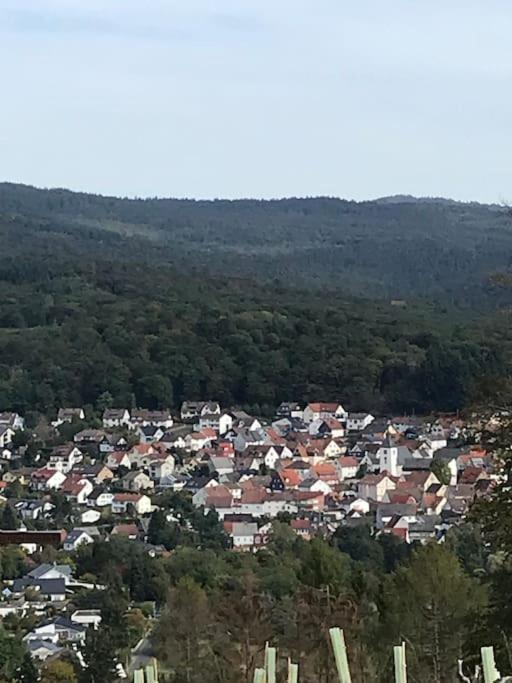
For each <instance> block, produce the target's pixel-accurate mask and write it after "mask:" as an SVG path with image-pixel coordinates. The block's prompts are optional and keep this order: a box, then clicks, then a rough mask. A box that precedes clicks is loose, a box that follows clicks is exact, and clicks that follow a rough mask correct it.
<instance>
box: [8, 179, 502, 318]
mask: <svg viewBox="0 0 512 683" xmlns="http://www.w3.org/2000/svg"><path fill="white" fill-rule="evenodd" d="M0 214H3V215H4V216H5V217H6V218H8V219H9V220H16V221H25V222H32V223H34V224H36V225H39V227H40V229H41V231H42V232H43V233H47V234H49V233H50V232H51V231H56V232H59V233H60V234H61V237H62V238H63V239H64V240H67V239H69V238H70V235H74V236H75V237H77V236H78V238H79V237H80V236H81V235H83V234H84V233H85V234H87V233H88V232H94V231H96V232H97V234H98V235H99V236H100V237H99V239H100V240H102V241H103V240H104V241H105V243H106V244H108V243H111V242H112V240H114V239H115V238H119V237H120V236H121V237H122V236H124V237H126V236H130V237H132V238H134V239H137V240H139V242H140V244H143V243H144V244H145V246H144V247H143V249H153V251H154V252H156V250H155V249H154V247H155V246H157V247H158V250H159V253H158V255H156V254H155V257H156V258H158V259H159V260H161V261H162V262H167V263H169V262H171V263H174V264H186V266H187V267H188V268H191V267H195V268H198V269H200V270H208V271H209V272H211V273H221V274H228V273H229V274H231V275H237V276H243V277H245V276H247V275H250V276H251V277H255V278H259V279H264V280H266V281H272V280H275V279H277V280H279V281H281V282H284V283H288V284H290V283H293V284H295V285H297V284H299V285H301V286H304V287H315V288H322V287H329V288H334V289H343V291H349V292H351V293H352V294H356V295H363V296H375V297H379V298H380V297H388V298H407V299H409V298H411V297H430V298H435V299H437V300H438V301H441V302H443V303H445V304H449V305H457V306H464V307H470V306H481V307H484V306H496V305H502V304H503V305H506V304H510V302H511V296H510V293H507V292H506V291H505V292H504V291H501V290H500V289H499V288H496V287H495V286H494V285H493V284H492V278H491V276H492V274H493V273H495V272H500V273H501V272H506V271H508V270H509V268H510V259H509V256H508V254H509V253H510V250H511V247H512V224H511V220H510V216H509V215H508V213H507V212H506V211H505V210H502V209H500V208H499V207H496V206H484V205H479V204H462V203H456V202H450V201H446V200H428V201H427V200H414V199H413V198H396V199H394V200H388V201H369V202H353V201H344V200H338V199H330V198H316V199H314V198H312V199H283V200H278V201H254V200H244V201H220V200H219V201H191V200H176V199H146V200H130V199H118V198H114V197H101V196H96V195H87V194H83V193H73V192H69V191H66V190H51V191H48V190H36V189H35V188H31V187H26V186H21V185H12V184H0ZM23 233H24V230H23V229H20V231H19V237H20V239H23Z"/></svg>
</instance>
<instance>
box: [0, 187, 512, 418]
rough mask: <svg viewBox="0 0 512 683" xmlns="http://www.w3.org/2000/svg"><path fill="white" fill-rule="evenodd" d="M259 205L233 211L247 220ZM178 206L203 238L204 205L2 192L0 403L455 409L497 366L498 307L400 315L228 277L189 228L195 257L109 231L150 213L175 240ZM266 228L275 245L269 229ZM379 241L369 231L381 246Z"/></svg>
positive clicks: (224, 257)
mask: <svg viewBox="0 0 512 683" xmlns="http://www.w3.org/2000/svg"><path fill="white" fill-rule="evenodd" d="M290 201H291V204H290V206H298V204H297V205H295V204H293V201H292V200H290ZM285 204H286V203H285ZM285 204H283V205H282V206H285ZM306 205H307V202H306V204H304V206H306ZM323 205H325V206H326V207H331V208H332V210H333V211H334V208H333V207H334V206H335V205H336V204H335V203H334V204H332V206H331V203H330V202H329V201H327V200H326V201H325V202H322V201H320V200H319V206H323ZM207 206H209V207H210V209H211V216H212V220H213V217H214V216H215V215H216V214H217V212H218V211H221V207H222V206H225V207H226V212H227V213H226V220H228V216H229V215H231V213H230V212H232V211H233V210H234V205H232V204H231V203H222V202H220V203H212V204H209V205H207ZM237 206H238V205H237ZM265 206H266V204H265V203H261V204H260V203H254V202H253V203H248V204H247V205H246V204H243V203H241V204H240V206H239V207H238V210H239V211H243V212H245V213H246V214H247V216H254V215H256V214H257V213H258V212H263V209H264V207H265ZM314 206H316V204H315V203H314V202H313V203H312V204H311V210H312V211H313V207H314ZM379 206H380V205H379ZM382 206H383V207H384V208H386V207H387V206H391V207H394V206H395V205H394V204H390V205H387V204H383V205H382ZM404 206H405V207H406V208H407V207H410V206H411V204H410V203H405V204H404ZM424 206H426V207H431V206H432V205H431V204H430V203H428V202H426V203H424ZM434 206H437V204H435V205H434ZM444 206H445V204H440V205H439V208H440V207H444ZM446 206H448V207H452V204H450V203H448V204H447V205H446ZM109 207H110V208H109ZM179 207H183V211H185V212H187V211H190V212H191V213H190V215H191V216H192V214H193V213H194V212H193V209H194V207H195V208H197V211H198V213H197V218H196V219H194V220H195V222H194V221H192V223H191V225H192V224H193V225H194V226H195V227H194V230H195V231H196V233H197V235H198V234H199V226H200V224H203V223H201V222H202V221H203V220H204V221H205V222H204V225H205V226H206V227H205V231H206V232H205V234H207V233H208V234H209V232H210V229H209V228H207V223H208V221H207V220H206V217H205V216H206V214H205V213H204V212H205V211H206V208H205V205H204V204H203V203H201V202H199V203H197V207H196V205H195V204H194V203H193V202H188V203H187V202H185V203H183V204H182V203H180V202H173V201H170V200H169V201H167V200H158V201H157V200H155V201H144V202H137V201H129V200H107V199H102V198H98V197H89V196H88V195H76V194H73V193H67V192H46V193H45V192H40V191H36V190H33V189H31V188H22V187H17V186H10V185H4V186H1V188H0V239H1V243H2V250H1V253H0V403H1V405H0V409H14V410H18V411H21V412H24V413H26V412H30V411H37V412H43V413H48V414H52V412H54V411H55V410H56V408H57V407H59V406H62V405H88V404H89V405H94V404H96V403H97V401H98V399H100V398H101V397H102V396H104V395H105V393H106V392H108V394H110V396H111V397H112V399H113V401H114V402H115V403H116V404H119V405H128V406H132V405H135V404H137V405H144V406H148V407H158V406H167V405H170V406H177V405H179V404H180V402H181V401H182V400H183V399H184V398H189V399H190V398H212V397H215V398H217V399H218V400H220V401H222V402H223V403H224V404H226V405H229V404H233V403H237V404H241V405H244V406H246V407H249V408H251V409H252V410H254V411H255V412H257V413H263V414H265V413H267V412H270V411H271V410H272V409H273V407H274V406H275V405H276V404H278V403H279V402H280V401H282V400H286V399H291V398H299V399H301V400H309V399H318V398H319V397H322V398H325V399H341V400H343V401H344V402H345V403H346V405H347V406H348V407H349V409H363V408H364V409H371V410H374V411H378V412H379V411H380V412H383V411H419V412H424V411H429V410H433V409H435V410H456V409H460V408H463V407H464V406H465V405H467V404H468V402H470V401H472V400H473V398H474V397H475V395H480V393H481V391H482V390H483V389H482V387H483V386H487V387H489V386H490V385H492V381H493V378H496V377H498V376H503V375H507V374H508V368H509V359H510V357H511V355H512V354H511V353H510V347H511V344H510V340H509V334H508V314H507V313H503V312H502V313H501V314H500V315H499V316H498V320H499V323H495V324H493V325H492V326H490V323H489V322H488V321H486V320H484V318H483V317H482V316H481V315H480V316H479V317H478V318H474V317H473V318H472V317H469V315H468V313H467V312H466V313H461V312H460V311H457V310H456V309H455V308H453V307H451V306H449V305H447V304H443V305H441V306H440V305H435V304H429V303H427V302H425V301H424V302H423V303H421V304H415V303H413V302H411V303H410V304H409V305H408V306H407V307H406V308H402V307H397V306H393V305H391V304H390V302H389V301H388V300H381V301H380V302H379V300H378V299H377V300H373V301H372V300H369V299H363V298H355V297H354V296H352V295H350V294H348V293H347V292H346V291H345V290H344V288H340V287H337V288H336V287H334V286H332V287H329V288H326V287H324V288H315V287H306V286H305V285H303V286H302V287H299V286H295V287H293V288H292V287H291V284H293V278H292V279H291V282H289V278H288V274H287V273H286V272H285V273H283V274H282V275H283V276H282V277H281V278H279V280H274V281H268V280H267V279H265V278H261V277H260V278H259V279H251V278H248V277H247V276H246V277H244V278H242V277H236V276H234V275H233V272H232V271H231V270H230V267H229V263H230V261H229V256H228V254H227V253H226V252H225V251H224V252H222V254H221V253H220V252H219V254H217V256H213V255H212V259H214V260H215V259H216V258H218V259H219V264H221V263H223V262H224V261H225V269H224V272H223V273H222V274H220V273H219V272H216V269H215V268H213V269H208V268H206V267H203V260H202V257H201V256H200V254H201V253H202V252H201V249H200V248H199V247H197V244H196V243H195V241H194V239H195V238H193V237H191V236H189V237H190V243H189V247H188V248H189V249H190V250H194V249H196V248H197V251H195V252H194V254H195V256H197V258H194V260H191V259H188V258H186V257H185V256H184V255H183V252H182V251H180V248H177V250H176V253H175V254H174V255H173V250H172V248H171V247H166V246H164V245H163V243H161V242H160V241H159V240H158V239H153V238H148V237H147V235H144V234H142V233H140V234H139V233H137V232H136V231H134V232H132V233H130V234H122V230H121V229H119V230H117V229H116V230H113V229H105V226H106V225H109V226H110V227H112V226H111V223H110V222H109V221H110V220H111V218H112V215H114V214H116V215H118V216H119V220H120V221H128V218H129V217H130V215H131V220H132V221H134V222H136V221H142V220H143V219H144V220H148V221H152V222H151V224H149V223H148V226H149V227H148V232H149V233H151V234H152V231H155V230H156V231H157V232H158V231H160V232H162V231H163V232H166V233H168V234H169V235H171V233H172V234H174V233H173V230H171V228H170V227H169V225H170V224H169V222H168V221H167V223H165V220H167V219H165V220H164V218H165V216H166V215H168V216H171V215H172V216H177V215H180V213H179V212H180V211H181V209H180V208H179ZM251 207H253V208H251ZM457 207H458V205H456V208H457ZM267 208H268V210H269V211H270V209H271V207H270V206H269V207H267ZM374 208H375V207H374ZM452 208H453V207H452ZM375 210H376V211H377V209H376V208H375ZM418 210H419V209H418ZM436 210H437V209H436ZM450 210H451V209H450ZM453 210H455V209H453ZM457 210H459V208H457ZM467 210H468V211H470V210H471V211H475V212H479V211H480V212H485V211H489V210H488V209H484V208H482V207H467ZM130 212H132V213H131V214H130ZM221 212H222V211H221ZM254 212H256V214H255V213H254ZM314 213H315V212H314V211H313V213H312V214H311V216H312V215H313V214H314ZM334 213H335V214H336V212H334ZM93 215H94V216H98V220H97V221H96V220H95V221H92V216H93ZM194 215H195V214H194ZM262 215H264V213H263V214H262ZM304 215H306V216H309V214H308V213H307V212H306V213H305V214H304ZM319 215H320V216H321V215H323V214H322V212H320V214H319ZM109 216H110V217H109ZM311 216H310V218H308V220H313V218H311ZM144 217H145V218H144ZM86 220H87V221H92V222H91V224H90V225H88V226H87V227H86V226H84V224H83V222H84V221H86ZM169 220H170V219H169ZM176 220H177V218H176ZM191 220H192V219H191ZM248 220H249V219H248ZM252 220H253V219H252V218H251V221H252ZM275 220H278V218H277V217H276V218H275ZM315 220H316V219H315ZM318 220H320V218H319V219H318ZM162 221H163V222H164V223H165V225H166V226H167V227H165V226H164V224H163V223H162ZM173 221H174V218H173V219H172V221H171V222H173ZM92 223H94V225H93V224H92ZM119 225H121V224H120V223H119V224H118V227H119ZM122 225H123V226H126V225H127V223H123V224H122ZM138 225H140V224H138ZM173 225H174V223H173ZM154 226H156V227H154ZM158 226H160V227H158ZM123 229H124V228H123ZM417 229H418V228H417V226H416V227H415V228H414V230H417ZM191 230H192V228H191ZM219 230H220V228H219ZM255 230H256V226H255ZM411 230H412V229H411ZM240 231H241V232H242V233H243V232H244V230H242V228H241V227H240V226H238V227H236V228H235V227H234V228H233V234H232V235H231V237H228V236H227V233H225V231H224V228H222V230H221V232H222V233H223V234H224V236H225V237H224V238H223V240H224V241H225V243H226V246H227V247H230V245H231V246H232V245H233V244H234V243H235V242H236V241H237V240H240V239H241V238H240V236H238V237H237V235H238V234H239V233H240ZM299 232H300V231H299ZM246 233H247V231H246ZM256 233H258V234H260V231H259V229H258V230H256V232H254V233H253V235H254V236H255V235H256ZM261 235H266V237H265V239H268V240H270V232H268V230H267V232H265V231H264V230H262V231H261ZM180 239H181V238H180ZM187 239H188V238H187ZM276 239H277V238H276ZM177 241H178V242H179V239H178V238H177ZM278 243H279V242H278V241H277V242H275V244H276V249H277V244H278ZM240 245H241V243H240ZM378 245H379V242H378V236H376V243H375V252H376V253H377V252H378V251H379V249H380V247H379V246H378ZM420 251H421V250H420ZM178 256H179V258H178ZM246 256H247V258H250V257H249V255H248V254H246ZM182 257H183V258H182ZM397 270H400V271H403V267H400V268H399V269H397ZM260 275H261V274H260ZM255 277H256V276H255ZM284 281H286V286H285V284H283V283H284Z"/></svg>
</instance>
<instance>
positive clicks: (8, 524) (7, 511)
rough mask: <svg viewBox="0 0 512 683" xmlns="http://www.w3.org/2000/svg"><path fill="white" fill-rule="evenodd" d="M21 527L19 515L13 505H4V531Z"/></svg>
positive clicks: (1, 523)
mask: <svg viewBox="0 0 512 683" xmlns="http://www.w3.org/2000/svg"><path fill="white" fill-rule="evenodd" d="M18 526H19V519H18V515H17V514H16V510H15V508H14V506H13V505H12V503H10V502H9V501H8V502H7V503H6V504H5V505H4V509H3V510H2V518H1V520H0V527H1V528H2V529H17V528H18Z"/></svg>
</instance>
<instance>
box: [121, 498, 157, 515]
mask: <svg viewBox="0 0 512 683" xmlns="http://www.w3.org/2000/svg"><path fill="white" fill-rule="evenodd" d="M129 505H132V506H133V507H134V509H135V511H136V512H137V514H138V515H146V514H148V513H149V512H152V510H153V506H152V505H151V499H150V498H149V497H148V496H146V495H144V494H141V493H115V494H114V497H113V499H112V513H113V514H115V515H124V514H126V512H127V510H128V506H129Z"/></svg>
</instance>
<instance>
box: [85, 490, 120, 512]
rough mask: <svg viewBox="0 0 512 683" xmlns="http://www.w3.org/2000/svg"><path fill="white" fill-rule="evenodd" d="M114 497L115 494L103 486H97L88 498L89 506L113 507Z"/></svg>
mask: <svg viewBox="0 0 512 683" xmlns="http://www.w3.org/2000/svg"><path fill="white" fill-rule="evenodd" d="M113 497H114V494H113V493H111V492H110V491H108V490H107V489H105V488H104V487H103V486H96V487H95V488H93V490H92V491H91V493H90V494H89V495H88V497H87V505H89V506H90V507H98V508H101V507H105V506H107V505H112V498H113Z"/></svg>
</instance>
